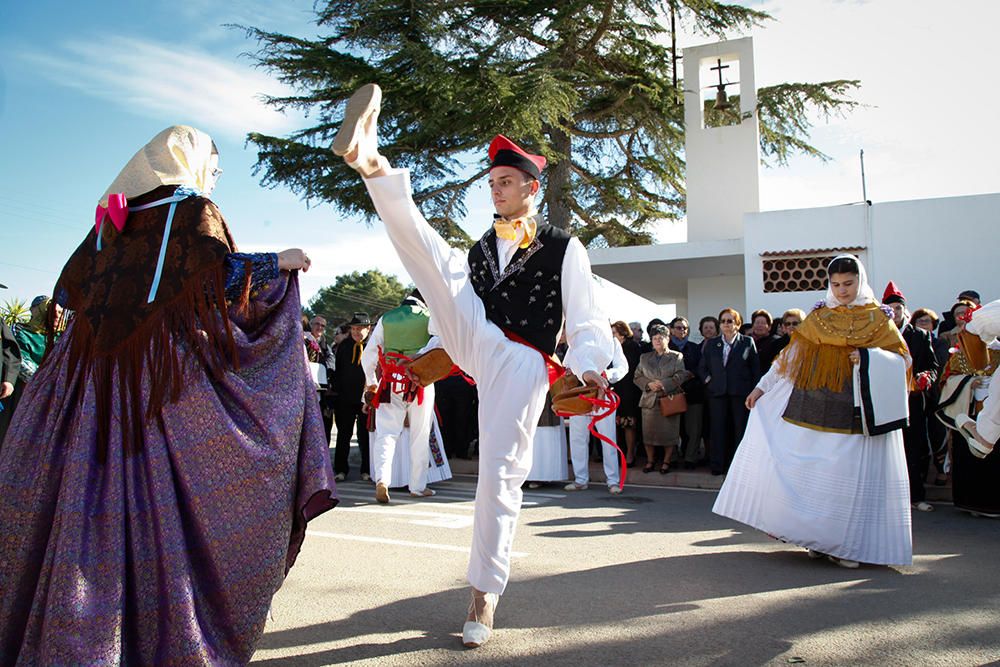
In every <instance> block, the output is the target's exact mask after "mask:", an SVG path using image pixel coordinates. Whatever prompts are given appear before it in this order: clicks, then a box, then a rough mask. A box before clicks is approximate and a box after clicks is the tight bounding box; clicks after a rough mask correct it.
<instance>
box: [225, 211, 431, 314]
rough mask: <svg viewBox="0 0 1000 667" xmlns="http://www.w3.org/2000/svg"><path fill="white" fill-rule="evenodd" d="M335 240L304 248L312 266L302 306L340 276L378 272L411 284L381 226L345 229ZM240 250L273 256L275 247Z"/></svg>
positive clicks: (302, 282) (303, 281)
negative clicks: (267, 253) (355, 272)
mask: <svg viewBox="0 0 1000 667" xmlns="http://www.w3.org/2000/svg"><path fill="white" fill-rule="evenodd" d="M336 238H337V240H336V241H335V242H330V243H322V244H314V243H309V244H308V246H307V247H304V250H305V251H306V253H307V254H308V255H309V258H310V259H311V260H312V266H311V268H310V269H309V271H308V272H306V273H300V274H299V286H300V288H301V290H302V302H303V303H308V302H309V300H310V299H312V297H313V296H315V295H316V292H318V291H319V290H320V288H322V287H326V286H327V285H332V284H333V283H334V281H335V280H336V278H337V276H340V275H343V274H345V273H352V272H354V271H360V272H362V273H363V272H365V271H369V270H371V269H373V268H377V269H378V270H379V271H381V272H382V273H387V274H390V275H394V276H396V277H397V278H398V279H399V281H400V282H401V283H403V284H404V285H408V284H410V283H412V281H411V280H410V276H409V274H407V272H406V269H404V268H403V263H402V262H400V261H399V257H398V256H397V255H396V250H395V249H394V248H393V247H392V244H391V243H390V242H389V238H388V237H387V236H386V234H385V231H384V229H382V228H381V226H380V225H377V226H376V227H375V228H372V229H367V228H356V229H353V228H350V227H346V226H342V227H341V229H339V230H338V231H337V233H336ZM240 250H241V251H243V252H274V250H275V247H274V244H267V245H265V244H240Z"/></svg>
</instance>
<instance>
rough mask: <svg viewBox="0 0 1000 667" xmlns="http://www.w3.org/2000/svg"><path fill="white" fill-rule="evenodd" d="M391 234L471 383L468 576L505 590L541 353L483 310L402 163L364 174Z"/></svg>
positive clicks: (540, 401) (460, 258)
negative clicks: (475, 431)
mask: <svg viewBox="0 0 1000 667" xmlns="http://www.w3.org/2000/svg"><path fill="white" fill-rule="evenodd" d="M365 185H366V186H367V188H368V193H369V194H370V195H371V199H372V202H373V203H374V204H375V210H376V211H377V212H378V214H379V217H380V218H381V219H382V221H383V222H384V223H385V227H386V231H387V232H388V234H389V239H390V240H391V241H392V245H393V246H394V247H395V249H396V252H397V253H398V254H399V259H400V261H402V263H403V266H404V267H405V268H406V271H407V273H409V274H410V278H412V279H413V282H414V283H415V284H416V286H417V288H418V289H419V290H420V293H421V295H422V296H423V298H424V300H425V301H426V302H427V306H428V307H429V308H430V311H431V318H432V320H433V323H434V328H435V329H436V332H437V335H438V336H439V337H440V338H441V342H442V344H443V346H444V349H445V350H446V351H447V352H448V354H449V355H451V358H452V360H454V362H455V363H456V364H458V366H459V367H461V368H462V370H464V371H465V372H466V373H468V374H469V375H471V376H472V377H473V378H474V379H475V380H476V384H477V386H478V388H479V433H480V435H479V483H478V485H477V487H476V503H475V510H474V513H473V526H472V531H473V532H472V551H471V555H470V557H469V570H468V578H469V583H470V584H472V585H473V586H474V587H476V588H477V589H479V590H481V591H484V592H487V593H496V594H500V593H503V591H504V588H505V587H506V586H507V580H508V578H509V576H510V552H511V547H512V545H513V542H514V530H515V528H516V526H517V516H518V513H519V512H520V510H521V484H523V483H524V480H525V478H526V477H527V474H528V470H529V469H530V467H531V446H532V441H533V439H534V435H535V428H536V426H537V424H538V418H539V416H541V413H542V408H543V407H544V405H545V393H546V392H547V391H548V374H547V372H546V370H545V363H544V362H543V361H542V357H541V355H540V354H539V353H538V352H536V351H535V350H532V349H531V348H529V347H527V346H525V345H521V344H519V343H514V342H512V341H511V340H509V339H508V338H507V337H506V336H505V335H504V334H503V332H502V331H501V330H500V329H499V327H497V326H496V325H495V324H493V323H492V322H490V321H489V320H487V319H486V312H485V310H484V309H483V302H482V301H481V300H480V298H479V297H478V296H477V295H476V293H475V291H474V290H473V288H472V283H471V282H469V279H468V274H467V262H466V255H465V253H464V252H461V251H458V250H455V249H453V248H451V247H449V246H448V244H447V243H445V241H444V239H442V238H441V237H440V236H439V235H438V234H437V232H435V231H434V230H433V229H432V228H431V226H430V225H429V224H427V221H426V220H424V217H423V215H421V213H420V211H419V210H418V209H417V207H416V205H415V204H414V203H413V199H412V195H411V191H410V178H409V173H408V172H395V173H391V174H389V175H386V176H381V177H379V178H372V179H366V180H365Z"/></svg>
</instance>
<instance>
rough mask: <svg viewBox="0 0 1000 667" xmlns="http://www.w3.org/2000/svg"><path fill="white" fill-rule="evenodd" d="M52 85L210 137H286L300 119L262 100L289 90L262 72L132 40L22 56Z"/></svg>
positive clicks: (70, 45)
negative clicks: (184, 121) (192, 125)
mask: <svg viewBox="0 0 1000 667" xmlns="http://www.w3.org/2000/svg"><path fill="white" fill-rule="evenodd" d="M21 57H22V58H23V59H24V60H26V61H27V62H28V63H29V64H30V65H31V66H32V67H33V68H34V70H35V71H36V72H38V73H39V74H41V75H43V76H45V77H46V78H48V79H50V80H52V81H53V82H55V83H57V84H59V85H62V86H67V87H70V88H73V89H76V90H79V91H81V92H83V93H85V94H89V95H92V96H95V97H99V98H102V99H104V100H106V101H107V102H108V103H110V104H113V105H116V106H118V107H120V108H121V109H122V110H125V111H130V112H133V113H140V114H148V115H150V116H153V117H155V118H158V119H161V120H165V121H166V122H168V123H172V122H177V119H178V118H192V119H197V121H198V123H197V124H198V126H199V127H202V128H203V129H205V130H206V131H208V132H210V133H212V132H218V133H222V134H224V135H226V136H229V137H231V138H236V139H242V138H243V137H244V136H245V135H246V133H247V132H248V131H251V130H254V131H261V132H268V133H284V132H287V131H290V130H291V129H293V128H295V127H296V126H301V124H302V119H301V117H299V116H297V115H294V114H290V115H283V114H280V113H278V112H276V111H274V110H273V109H271V108H269V107H267V106H266V105H265V104H264V103H263V102H262V101H261V95H262V94H269V95H286V94H288V92H289V88H287V87H286V86H284V85H283V84H281V83H280V82H277V81H275V80H274V79H272V78H271V77H269V76H268V75H266V74H265V73H263V72H259V71H256V70H254V69H252V68H251V67H250V66H249V64H247V65H241V64H235V63H232V62H229V61H228V60H226V59H223V58H220V57H217V56H214V55H211V54H209V53H206V52H204V51H201V50H198V49H194V48H183V47H180V46H177V45H173V44H170V45H168V44H165V43H158V42H155V41H151V40H143V39H137V38H129V37H109V38H105V39H102V40H101V42H100V46H99V48H95V47H94V43H93V42H87V41H83V40H69V41H66V42H63V43H62V45H61V46H60V47H59V48H57V49H53V50H51V51H45V52H42V51H36V50H28V51H26V52H24V53H23V54H22V56H21Z"/></svg>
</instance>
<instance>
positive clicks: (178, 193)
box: [97, 185, 201, 303]
mask: <svg viewBox="0 0 1000 667" xmlns="http://www.w3.org/2000/svg"><path fill="white" fill-rule="evenodd" d="M199 196H201V191H200V190H197V189H195V188H192V187H188V186H186V185H182V186H180V187H179V188H177V189H176V190H174V194H173V195H171V196H170V197H164V198H163V199H157V200H156V201H154V202H150V203H149V204H143V205H142V206H130V207H129V213H131V212H132V211H144V210H146V209H147V208H153V207H156V206H162V205H164V204H170V210H168V211H167V223H166V224H165V225H164V227H163V240H162V241H161V242H160V254H159V257H158V258H157V260H156V271H155V272H154V273H153V284H152V286H151V287H150V288H149V297H148V298H147V299H146V303H153V301H154V300H155V299H156V292H157V290H159V289H160V278H161V277H162V275H163V260H164V259H165V258H166V256H167V245H168V244H169V243H170V226H171V225H172V224H173V222H174V212H175V211H176V210H177V202H180V201H184V200H185V199H187V198H188V197H199ZM103 227H104V220H103V219H102V220H101V228H103ZM97 250H98V252H100V250H101V229H98V230H97Z"/></svg>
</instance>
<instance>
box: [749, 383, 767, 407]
mask: <svg viewBox="0 0 1000 667" xmlns="http://www.w3.org/2000/svg"><path fill="white" fill-rule="evenodd" d="M763 395H764V390H763V389H761V388H760V387H754V388H753V391H751V392H750V395H749V396H747V400H746V403H745V405H746V406H747V410H753V406H755V405H757V401H758V399H760V397H761V396H763Z"/></svg>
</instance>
